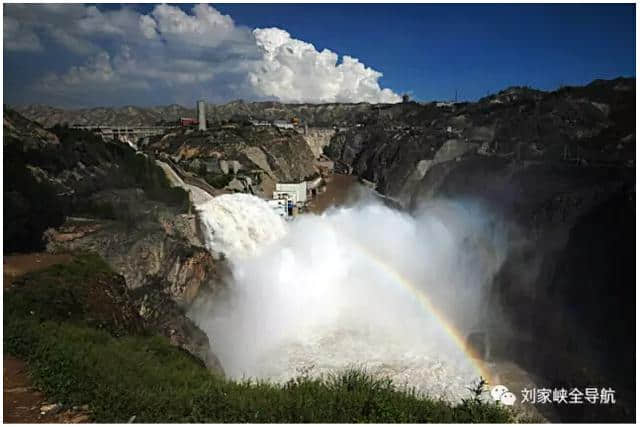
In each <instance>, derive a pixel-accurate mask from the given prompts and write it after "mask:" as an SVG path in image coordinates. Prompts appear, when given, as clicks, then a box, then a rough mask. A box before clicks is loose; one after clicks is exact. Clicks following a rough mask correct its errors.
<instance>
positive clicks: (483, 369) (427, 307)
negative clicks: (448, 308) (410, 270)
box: [329, 225, 494, 384]
mask: <svg viewBox="0 0 640 427" xmlns="http://www.w3.org/2000/svg"><path fill="white" fill-rule="evenodd" d="M329 227H330V228H332V229H333V227H332V226H331V225H329ZM332 231H333V230H332ZM340 235H341V236H343V237H347V238H348V240H349V241H350V243H351V245H352V246H353V247H354V248H356V249H357V250H358V251H359V253H360V254H362V255H365V256H366V258H367V259H368V260H370V261H371V262H373V264H374V265H376V266H377V267H378V268H379V269H380V270H381V271H382V272H383V273H384V274H385V275H386V276H387V277H388V278H390V279H392V281H393V282H394V283H396V284H398V285H400V286H401V287H402V288H403V289H404V290H405V291H407V293H408V294H409V295H411V297H412V298H413V299H414V300H415V301H416V302H417V304H419V305H420V307H421V308H422V309H423V310H424V311H426V312H427V313H428V314H430V315H431V316H433V318H435V319H436V322H437V323H438V325H439V326H440V327H441V328H442V329H443V330H444V332H445V333H446V334H447V335H448V336H449V337H450V338H451V339H452V341H453V342H454V343H455V345H456V346H457V347H458V348H459V349H460V350H461V351H462V353H463V354H464V355H465V356H466V357H467V359H468V361H469V362H470V364H471V365H472V367H473V368H474V369H475V371H476V373H477V374H478V375H479V376H480V377H482V378H484V379H485V380H486V381H488V382H489V383H490V384H492V383H493V382H494V375H493V374H492V373H491V371H490V370H489V369H488V367H487V366H486V364H485V363H484V361H483V359H482V357H481V356H479V355H478V354H477V353H476V352H475V351H474V350H473V348H471V346H468V345H466V344H465V339H464V337H463V335H462V334H461V333H460V331H458V329H457V328H456V327H455V326H454V325H453V324H451V322H449V320H448V319H447V318H446V317H445V316H444V315H443V314H442V313H440V312H439V311H438V309H437V308H436V306H435V305H434V304H433V303H432V302H431V300H430V299H429V298H428V296H427V295H425V293H424V292H423V291H422V290H421V289H419V288H418V287H417V286H416V285H415V284H414V283H413V282H412V281H411V280H410V279H409V278H407V277H406V276H404V275H403V274H402V273H400V272H399V271H398V270H397V269H395V268H394V267H393V266H392V265H389V264H388V263H387V262H385V261H384V259H382V258H381V257H380V256H378V255H377V254H376V253H374V252H372V251H370V250H369V249H368V248H366V247H365V246H363V245H361V244H360V243H358V242H357V241H356V240H355V239H353V238H350V237H349V236H347V235H346V233H344V232H341V233H340Z"/></svg>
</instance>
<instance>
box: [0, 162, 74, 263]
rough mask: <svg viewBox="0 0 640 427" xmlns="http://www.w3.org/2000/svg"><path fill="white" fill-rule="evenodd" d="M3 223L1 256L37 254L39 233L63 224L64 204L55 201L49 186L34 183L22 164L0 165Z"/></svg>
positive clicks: (40, 239)
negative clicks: (29, 252) (1, 173)
mask: <svg viewBox="0 0 640 427" xmlns="http://www.w3.org/2000/svg"><path fill="white" fill-rule="evenodd" d="M3 176H4V187H3V192H2V193H3V194H2V196H3V200H4V209H3V211H4V222H3V231H4V234H3V238H2V241H3V247H4V250H5V253H11V252H22V251H33V250H41V249H42V248H43V246H44V243H43V241H42V233H43V232H44V231H45V230H46V229H47V228H50V227H57V226H59V225H60V224H62V222H63V221H64V218H65V212H66V204H65V202H64V200H62V199H60V198H58V197H57V196H56V193H55V189H54V188H53V186H51V185H50V184H48V183H47V182H44V181H43V182H38V181H37V180H36V179H35V178H34V177H33V175H32V174H31V172H30V171H29V170H28V169H27V168H26V166H25V164H24V163H17V162H13V161H11V160H10V159H8V158H7V152H6V151H5V161H4V170H3Z"/></svg>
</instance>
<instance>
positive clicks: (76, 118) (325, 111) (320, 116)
mask: <svg viewBox="0 0 640 427" xmlns="http://www.w3.org/2000/svg"><path fill="white" fill-rule="evenodd" d="M375 108H377V107H375V106H372V105H371V104H366V103H361V104H283V103H280V102H244V101H233V102H230V103H227V104H222V105H216V104H207V120H208V122H210V123H222V122H226V121H239V120H246V119H248V118H254V119H256V120H268V121H273V120H290V119H292V118H294V117H297V118H299V119H300V120H301V121H303V122H305V123H307V124H308V125H309V126H319V127H331V126H334V125H342V124H347V123H356V122H358V121H360V120H361V119H362V118H363V117H365V116H367V115H369V114H371V113H372V112H374V109H375ZM15 109H16V111H18V112H19V113H20V114H22V115H24V116H25V117H27V118H29V119H30V120H33V121H36V122H38V123H41V124H42V125H43V126H46V127H50V126H54V125H56V124H63V123H67V124H69V125H73V124H83V125H84V124H100V125H120V126H142V125H154V124H159V123H163V122H175V121H176V120H178V119H179V118H180V117H195V115H196V112H195V107H189V108H188V107H183V106H181V105H175V104H174V105H168V106H159V107H150V108H141V107H133V106H126V107H99V108H85V109H75V110H70V109H69V110H68V109H62V108H56V107H51V106H47V105H28V106H23V107H15ZM375 111H377V110H375Z"/></svg>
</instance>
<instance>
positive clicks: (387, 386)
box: [4, 258, 513, 423]
mask: <svg viewBox="0 0 640 427" xmlns="http://www.w3.org/2000/svg"><path fill="white" fill-rule="evenodd" d="M83 259H84V261H82V260H83ZM92 262H96V263H97V266H99V267H100V268H99V269H97V270H99V271H100V272H101V274H104V265H103V264H100V263H99V262H98V261H97V260H95V259H94V258H81V260H80V262H76V263H72V264H70V265H68V266H66V267H65V268H63V269H60V268H51V269H48V270H44V271H42V272H39V273H35V274H31V275H30V276H29V281H30V283H32V284H34V283H38V282H39V279H41V280H43V283H47V284H48V285H49V286H47V291H46V292H42V294H41V295H42V297H43V298H46V301H38V297H37V296H38V293H37V292H33V290H29V288H28V287H26V286H22V287H17V288H15V289H12V290H10V291H8V292H5V317H4V345H5V351H8V352H9V353H10V354H13V355H16V356H18V357H21V358H24V359H25V360H27V361H28V363H29V366H30V369H31V374H32V376H33V379H34V382H35V383H36V385H37V386H39V387H40V388H41V389H42V390H43V391H44V392H45V393H46V394H47V395H48V396H50V397H51V398H54V399H56V400H58V401H61V402H63V403H65V404H68V405H84V404H89V406H90V408H91V411H92V413H93V417H94V421H97V422H126V421H127V420H129V419H130V417H132V416H133V415H135V416H136V418H135V421H136V422H239V423H240V422H255V423H267V422H342V423H356V422H395V423H416V422H420V423H423V422H474V423H475V422H509V421H512V420H513V418H512V417H513V414H512V412H511V411H509V410H507V409H506V408H504V407H499V406H497V405H495V404H486V403H481V402H479V401H477V400H474V399H469V400H466V401H464V402H462V403H460V404H459V405H456V406H452V405H450V404H448V403H446V402H442V401H436V400H430V399H424V398H419V397H418V396H416V395H414V394H412V393H411V392H407V391H400V390H396V389H395V388H394V387H393V386H392V385H391V382H390V381H388V380H384V379H378V378H374V377H372V376H370V375H368V374H367V373H365V372H362V371H357V370H351V371H347V372H344V373H342V374H339V375H335V376H333V377H330V378H324V379H312V378H308V377H299V378H296V379H293V380H291V381H289V382H288V383H287V384H285V385H275V384H269V383H264V382H258V383H255V382H253V383H252V382H249V381H245V382H235V381H231V380H225V379H223V378H220V377H217V376H214V375H212V374H211V373H210V372H209V371H207V369H206V368H204V366H203V365H202V364H201V363H199V362H198V361H197V360H196V359H194V358H193V357H192V356H191V355H189V354H187V353H186V352H184V351H182V350H180V349H178V348H176V347H172V346H171V345H170V344H169V343H168V341H167V340H166V339H164V338H161V337H151V336H145V335H142V334H136V335H131V334H129V335H126V336H122V337H116V336H114V335H113V332H109V328H108V327H96V326H95V325H94V324H92V323H87V322H85V321H83V320H80V319H79V317H78V316H77V315H74V313H76V314H77V313H78V311H77V309H76V310H75V311H74V310H72V309H73V307H70V306H68V305H69V304H74V303H77V302H75V301H76V297H75V296H74V294H73V293H74V289H76V287H77V286H72V285H69V283H72V284H75V285H78V284H79V283H82V282H84V281H86V280H89V279H90V277H89V276H91V274H92V273H91V271H89V270H88V269H87V267H88V266H89V265H90V264H91V263H92ZM58 276H60V277H58ZM52 277H58V279H59V281H60V280H62V281H64V282H66V283H67V286H59V287H58V286H51V285H54V283H55V282H56V281H53V280H52ZM63 279H64V280H63ZM58 293H60V295H58ZM47 304H48V305H49V306H51V305H52V307H48V306H47ZM30 306H31V307H33V308H35V309H36V310H43V309H44V307H47V310H46V315H47V316H49V317H50V318H49V319H47V318H44V317H43V314H45V313H39V315H34V314H31V312H32V311H34V310H33V309H29V307H30ZM38 307H39V308H38ZM61 313H71V314H70V315H67V316H66V317H67V318H66V319H65V318H64V317H65V316H62V315H61ZM119 332H120V331H119Z"/></svg>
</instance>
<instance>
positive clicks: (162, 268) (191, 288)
mask: <svg viewBox="0 0 640 427" xmlns="http://www.w3.org/2000/svg"><path fill="white" fill-rule="evenodd" d="M4 148H5V157H4V161H5V169H4V177H5V182H11V183H12V184H11V186H9V187H5V197H4V200H5V209H7V208H8V209H9V212H17V213H18V214H19V215H20V214H21V212H22V211H21V210H20V209H22V208H23V206H24V205H26V208H25V209H23V210H24V211H25V212H24V214H26V215H29V217H28V218H27V219H26V220H24V219H22V218H20V217H16V218H13V217H11V218H9V219H8V218H7V216H5V224H4V227H5V248H7V247H8V243H9V244H11V245H13V246H9V247H12V248H13V247H18V246H17V244H14V242H13V241H9V242H8V241H7V237H6V235H7V234H10V233H6V231H7V229H9V230H11V229H13V228H14V227H16V228H18V229H23V230H27V231H29V230H31V231H32V233H31V234H33V236H32V237H34V238H35V239H41V236H40V235H38V234H39V233H42V232H43V231H44V229H45V228H46V227H44V226H45V225H48V226H49V227H51V228H50V229H49V230H48V231H46V232H45V233H44V235H43V236H42V237H43V238H44V239H43V240H44V241H45V242H46V248H47V250H49V251H50V252H63V253H68V252H76V251H79V252H91V253H97V254H99V255H100V256H101V257H102V258H103V259H104V260H106V261H107V263H108V264H109V265H110V266H111V268H112V269H113V270H115V271H116V272H117V273H120V274H121V275H122V276H121V277H123V278H124V279H123V280H122V283H123V285H124V284H125V283H126V286H127V288H128V289H129V290H130V291H135V297H134V298H133V297H132V298H133V299H131V298H129V300H128V304H133V305H134V306H135V309H136V310H137V312H138V314H139V315H140V316H141V318H142V319H144V321H145V325H146V328H147V329H149V330H152V331H154V332H155V333H158V334H162V335H165V336H167V337H168V338H169V339H170V340H171V342H172V343H174V344H175V345H178V346H180V347H182V348H184V349H185V350H187V351H189V352H191V353H192V354H194V355H195V356H197V357H199V358H201V359H202V360H203V361H204V362H205V363H207V364H208V366H210V367H211V368H212V369H216V370H219V368H220V367H219V363H218V362H217V359H216V358H215V355H213V354H212V352H211V349H210V348H209V342H208V339H207V337H206V335H205V334H204V333H203V332H202V331H201V330H200V329H198V327H197V326H196V325H195V324H194V323H193V322H192V321H191V320H190V319H188V318H187V317H186V315H185V314H184V309H185V307H186V306H188V305H189V304H190V303H191V301H193V299H194V298H195V296H196V295H197V294H198V292H200V290H201V289H202V288H203V287H206V288H207V291H208V292H214V293H215V292H216V291H217V289H219V288H220V287H221V286H223V283H224V275H225V274H226V273H225V265H224V262H223V261H221V260H216V259H214V257H213V256H212V255H211V254H210V253H209V252H208V251H207V250H206V249H205V248H204V246H203V244H202V242H201V240H200V237H199V233H198V221H197V219H196V217H195V215H193V214H190V213H189V210H190V204H189V196H188V194H187V193H186V192H185V191H184V190H182V189H180V188H175V187H172V186H171V183H170V182H169V181H168V180H167V178H166V176H165V174H164V172H163V170H162V169H161V168H160V167H159V166H158V165H157V164H156V163H155V161H154V159H151V158H148V157H147V156H144V155H142V154H136V152H135V151H134V150H133V149H132V148H130V147H129V146H128V145H126V144H123V143H119V142H110V141H102V140H101V139H100V138H99V137H97V136H95V135H93V134H91V133H89V132H84V131H79V130H74V129H69V128H66V127H56V128H53V129H52V130H51V132H50V131H47V130H44V129H42V128H41V127H40V126H39V125H38V124H36V123H33V122H31V121H29V120H27V119H25V118H23V117H20V116H19V115H18V114H16V113H14V112H11V111H10V110H9V112H8V113H7V111H5V138H4ZM7 191H9V192H8V193H7ZM40 199H43V200H49V199H50V200H49V202H48V203H49V204H51V205H54V204H55V205H58V204H59V206H58V207H56V210H55V213H56V215H58V216H59V223H58V222H56V223H52V222H49V223H46V224H45V223H43V224H41V223H40V222H38V223H37V225H38V228H34V223H35V222H36V221H40V220H42V219H44V220H46V219H47V218H48V217H49V216H50V213H51V212H50V211H51V209H53V208H52V207H47V206H43V207H42V208H39V209H40V210H36V209H34V206H40V204H41V203H40ZM24 214H23V215H24ZM60 214H61V215H60ZM18 221H20V222H18ZM10 238H11V239H19V238H21V236H18V235H15V236H14V235H11V234H10ZM26 249H27V250H33V248H26ZM126 295H129V296H131V295H132V294H129V293H127V294H126Z"/></svg>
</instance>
